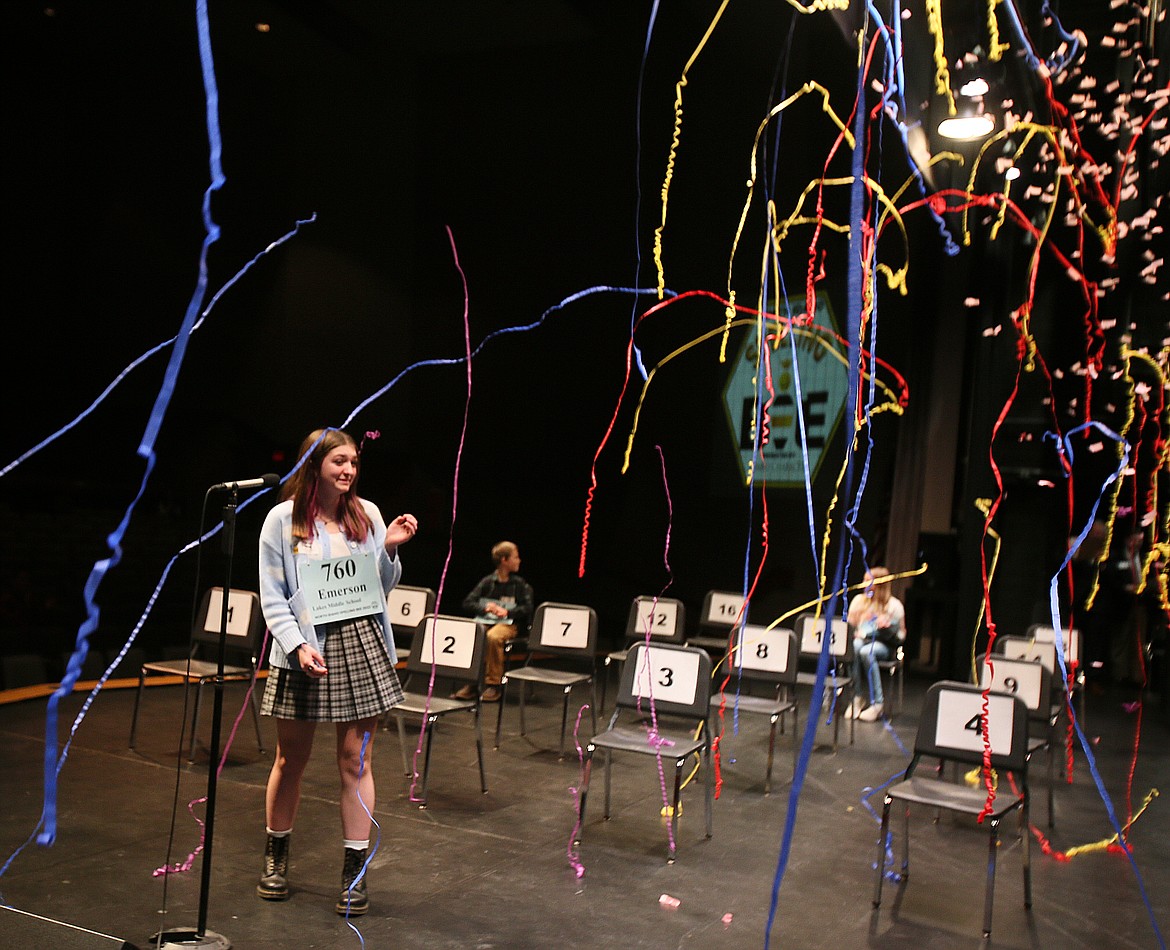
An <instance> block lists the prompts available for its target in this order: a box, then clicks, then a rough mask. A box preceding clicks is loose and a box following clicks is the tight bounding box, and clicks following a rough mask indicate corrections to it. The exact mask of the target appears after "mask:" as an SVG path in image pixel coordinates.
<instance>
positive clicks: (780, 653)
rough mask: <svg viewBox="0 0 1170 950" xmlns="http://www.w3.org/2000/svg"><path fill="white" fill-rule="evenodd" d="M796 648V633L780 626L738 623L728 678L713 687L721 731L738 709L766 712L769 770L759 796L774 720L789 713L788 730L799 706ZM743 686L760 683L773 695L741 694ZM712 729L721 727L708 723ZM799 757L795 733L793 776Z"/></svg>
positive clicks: (766, 789) (766, 790)
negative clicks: (770, 626)
mask: <svg viewBox="0 0 1170 950" xmlns="http://www.w3.org/2000/svg"><path fill="white" fill-rule="evenodd" d="M799 656H800V647H799V644H798V643H797V641H796V634H795V633H794V632H793V631H791V630H788V629H785V628H784V627H773V628H772V629H768V628H767V627H761V626H753V625H751V624H741V625H740V626H739V627H738V628H737V630H736V636H735V646H734V647H733V648H732V651H731V654H730V663H729V668H728V672H727V676H726V677H723V676H721V677H719V682H720V683H723V681H725V680H729V682H726V684H725V685H723V686H722V689H721V690H720V689H718V688H716V687H712V689H713V692H712V695H711V714H712V715H718V713H719V711H720V710H722V711H723V715H724V731H726V720H727V717H728V716H735V715H736V714H738V713H758V714H761V715H764V716H767V717H768V719H769V722H770V725H771V729H770V731H769V733H768V769H767V772H765V774H764V794H765V795H769V794H771V792H772V756H773V752H774V751H775V749H776V722H777V720H780V719H781V718H782V717H783V716H785V715H787V714H788V713H792V718H793V729H794V730H795V729H796V728H797V725H798V723H799V721H800V709H799V707H798V706H797V703H796V674H797V672H798V659H799ZM743 684H748V685H749V686H750V685H751V684H762V685H763V686H764V687H765V688H766V689H768V690H769V691H770V692H771V694H772V695H770V696H745V695H744V694H743V693H741V692H740V686H741V685H743ZM713 731H715V732H719V731H720V730H719V729H717V728H714V727H713ZM799 756H800V743H799V742H797V741H796V739H795V737H794V738H793V742H792V773H793V775H794V776H795V774H796V763H797V759H798V758H799Z"/></svg>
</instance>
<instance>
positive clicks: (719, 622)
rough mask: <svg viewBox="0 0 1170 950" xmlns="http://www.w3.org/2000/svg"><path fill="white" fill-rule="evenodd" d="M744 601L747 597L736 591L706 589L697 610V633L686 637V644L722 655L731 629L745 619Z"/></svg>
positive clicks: (729, 637) (729, 640) (728, 640)
mask: <svg viewBox="0 0 1170 950" xmlns="http://www.w3.org/2000/svg"><path fill="white" fill-rule="evenodd" d="M746 603H747V598H745V597H744V596H743V594H740V593H737V592H736V591H730V590H709V591H707V593H706V595H705V596H704V597H703V608H702V610H701V611H700V612H699V634H698V636H694V637H688V638H687V646H692V647H699V648H701V649H703V650H706V651H707V652H708V653H712V654H715V655H716V656H720V657H721V656H723V655H724V654H725V653H726V652H727V647H728V644H729V643H730V642H731V631H732V630H733V629H734V628H735V625H736V624H739V623H744V622H745V621H746V620H747V608H746V607H745V604H746Z"/></svg>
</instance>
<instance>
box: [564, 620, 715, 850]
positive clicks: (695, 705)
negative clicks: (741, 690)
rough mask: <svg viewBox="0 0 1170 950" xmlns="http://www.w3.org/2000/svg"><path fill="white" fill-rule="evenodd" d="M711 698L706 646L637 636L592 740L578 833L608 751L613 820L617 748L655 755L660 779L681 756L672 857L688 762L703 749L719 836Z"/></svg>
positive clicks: (671, 810) (706, 793)
mask: <svg viewBox="0 0 1170 950" xmlns="http://www.w3.org/2000/svg"><path fill="white" fill-rule="evenodd" d="M710 698H711V657H710V656H709V655H708V653H707V652H706V651H705V650H702V649H700V648H698V647H691V646H675V645H673V644H667V643H652V644H650V645H649V646H647V645H646V644H645V643H635V644H634V645H633V646H632V647H630V653H629V655H628V656H627V657H626V662H625V663H624V664H623V666H622V677H621V685H620V686H619V688H618V695H617V702H616V706H615V708H614V712H613V715H612V717H610V720H609V725H608V726H607V728H606V729H605V731H604V732H601V733H599V734H598V735H595V736H594V737H593V738H592V739H590V740H589V743H588V745H587V746H586V749H585V764H584V770H583V774H582V779H581V787H580V789H579V790H578V795H577V835H576V840H575V841H574V844H576V845H579V844H580V843H581V836H582V835H583V834H584V830H585V805H586V801H587V799H588V796H589V782H590V779H591V777H592V774H593V758H594V755H595V753H596V752H597V751H598V750H601V751H602V752H604V753H605V819H606V820H607V821H608V820H609V816H610V785H611V774H610V773H611V767H612V760H613V754H614V753H615V752H622V753H634V754H640V755H643V756H648V757H652V758H653V759H654V760H655V765H656V766H657V768H656V769H655V776H654V780H655V783H656V784H657V782H658V775H659V770H661V771H663V772H665V766H666V764H667V763H670V762H673V763H674V799H673V803H666V802H664V803H663V804H664V808H663V812H664V813H665V814H668V815H669V817H670V835H669V851H668V854H667V861H668V863H674V859H675V854H676V852H677V849H678V819H679V812H680V809H681V804H682V803H681V792H682V772H683V766H684V765H685V764H686V763H687V762H688V761H689V760H690V758H691V757H692V756H695V755H697V756H699V758H700V760H701V764H702V766H703V803H704V808H705V813H706V819H707V825H706V830H707V835H706V836H707V837H708V838H710V837H711V812H712V801H713V797H714V767H713V766H712V763H711V734H710V729H709V727H708V722H707V719H708V705H709V703H710Z"/></svg>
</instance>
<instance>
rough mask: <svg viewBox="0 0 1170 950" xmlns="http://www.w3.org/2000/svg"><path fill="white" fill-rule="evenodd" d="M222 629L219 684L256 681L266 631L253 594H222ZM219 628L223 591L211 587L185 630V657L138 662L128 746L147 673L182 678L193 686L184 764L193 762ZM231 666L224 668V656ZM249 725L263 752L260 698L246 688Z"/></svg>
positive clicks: (216, 672) (257, 598) (134, 734)
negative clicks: (225, 596)
mask: <svg viewBox="0 0 1170 950" xmlns="http://www.w3.org/2000/svg"><path fill="white" fill-rule="evenodd" d="M227 614H228V615H227V630H225V631H223V633H224V638H223V643H224V667H223V681H224V682H225V683H245V682H246V683H251V682H253V681H254V680H255V678H256V669H257V661H258V654H259V653H260V647H261V645H262V643H263V635H264V631H265V629H266V627H265V624H264V615H263V613H261V611H260V595H259V594H257V593H256V592H255V591H250V590H236V589H234V588H233V589H232V590H230V591H228V599H227ZM222 625H223V588H222V587H212V588H210V589H209V590H207V591H205V592H204V594H203V599H202V600H201V601H200V604H199V611H198V614H197V616H196V618H195V624H194V626H193V628H192V630H191V653H190V655H189V656H188V657H187V658H186V659H178V660H151V661H149V662H147V663H143V664H142V666H141V668H140V669H139V670H138V692H137V693H136V694H135V696H134V712H133V714H132V717H131V719H130V748H131V749H133V748H134V742H135V739H136V737H137V734H138V708H139V706H140V705H141V704H142V691H143V688H144V687H145V685H146V677H147V674H151V673H154V674H158V675H162V676H179V677H182V679H183V682H184V684H185V685H186V686H188V687H189V686H190V685H191V684H192V683H194V684H195V709H194V711H193V713H192V715H191V745H190V748H189V749H188V752H187V761H188V762H194V761H195V733H196V727H197V726H198V724H199V709H200V706H201V704H202V701H203V687H204V686H206V685H207V684H208V683H214V682H215V681H216V679H217V677H218V675H219V641H220V630H221V627H222ZM229 657H230V658H231V659H233V660H234V661H235V662H233V663H231V664H229V663H228V662H227V661H228V658H229ZM251 705H252V721H253V723H254V724H255V726H256V745H257V747H258V748H259V750H260V752H261V753H263V752H264V739H263V737H262V736H261V735H260V697H259V696H257V695H256V690H255V689H253V690H252V700H251Z"/></svg>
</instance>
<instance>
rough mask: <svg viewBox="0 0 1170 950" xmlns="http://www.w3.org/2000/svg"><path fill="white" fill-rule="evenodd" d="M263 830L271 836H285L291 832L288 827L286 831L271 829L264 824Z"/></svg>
mask: <svg viewBox="0 0 1170 950" xmlns="http://www.w3.org/2000/svg"><path fill="white" fill-rule="evenodd" d="M264 830H265V831H266V832H268V834H270V835H272V837H273V838H287V837H288V836H289V835H291V834H292V829H291V828H289V829H288V830H287V831H273V830H272V829H271V828H269V827H267V826H265V828H264Z"/></svg>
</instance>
